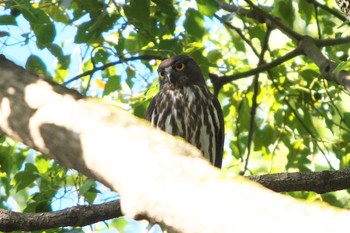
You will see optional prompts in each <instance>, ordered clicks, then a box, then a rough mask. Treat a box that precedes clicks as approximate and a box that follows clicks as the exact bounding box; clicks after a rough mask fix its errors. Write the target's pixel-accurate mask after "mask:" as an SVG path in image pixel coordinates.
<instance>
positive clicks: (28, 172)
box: [14, 163, 40, 192]
mask: <svg viewBox="0 0 350 233" xmlns="http://www.w3.org/2000/svg"><path fill="white" fill-rule="evenodd" d="M39 177H40V176H39V175H38V170H37V168H36V167H35V166H34V165H33V164H31V163H26V165H25V168H24V171H22V172H19V173H17V174H16V175H15V177H14V180H15V183H16V187H17V188H16V192H18V191H20V190H22V189H24V188H26V187H28V186H31V185H32V184H33V182H34V181H35V180H36V179H38V178H39Z"/></svg>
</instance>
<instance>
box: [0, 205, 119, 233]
mask: <svg viewBox="0 0 350 233" xmlns="http://www.w3.org/2000/svg"><path fill="white" fill-rule="evenodd" d="M120 216H122V213H121V209H120V203H119V200H118V201H111V202H107V203H103V204H99V205H84V206H75V207H71V208H67V209H63V210H59V211H53V212H44V213H18V212H13V211H8V210H3V209H0V230H1V231H4V232H10V231H19V230H20V231H37V230H44V229H50V228H57V227H66V226H86V225H90V224H93V223H96V222H100V221H104V220H108V219H112V218H117V217H120Z"/></svg>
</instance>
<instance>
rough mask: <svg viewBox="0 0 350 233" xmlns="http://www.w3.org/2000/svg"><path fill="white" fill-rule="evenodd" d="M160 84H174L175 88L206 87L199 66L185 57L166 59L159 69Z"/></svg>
mask: <svg viewBox="0 0 350 233" xmlns="http://www.w3.org/2000/svg"><path fill="white" fill-rule="evenodd" d="M158 75H159V83H160V86H161V87H162V86H163V85H165V84H167V83H168V84H173V85H174V86H175V87H182V86H191V85H205V80H204V77H203V74H202V71H201V70H200V68H199V66H198V64H197V63H196V62H195V61H194V60H193V59H192V58H191V57H188V56H185V55H177V56H174V57H171V58H168V59H165V60H164V61H162V63H160V65H159V67H158Z"/></svg>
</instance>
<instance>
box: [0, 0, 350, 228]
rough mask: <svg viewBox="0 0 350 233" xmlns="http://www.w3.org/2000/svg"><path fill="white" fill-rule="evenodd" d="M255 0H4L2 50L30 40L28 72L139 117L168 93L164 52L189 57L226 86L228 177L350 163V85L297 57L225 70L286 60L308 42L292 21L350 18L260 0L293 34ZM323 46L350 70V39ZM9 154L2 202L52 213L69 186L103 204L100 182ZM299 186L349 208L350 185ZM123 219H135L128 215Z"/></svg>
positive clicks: (319, 33)
mask: <svg viewBox="0 0 350 233" xmlns="http://www.w3.org/2000/svg"><path fill="white" fill-rule="evenodd" d="M234 2H235V1H234ZM247 2H248V3H249V1H245V2H244V1H242V2H240V3H241V5H240V6H241V7H242V9H241V10H238V11H237V12H236V13H232V12H227V11H225V10H224V9H222V8H221V6H219V4H218V3H217V2H216V1H214V0H209V1H207V0H206V1H204V0H197V1H194V0H193V1H185V0H180V1H177V2H176V3H174V2H173V1H169V0H130V1H128V2H126V3H125V2H123V1H121V2H119V1H112V0H111V1H102V0H90V1H84V0H77V1H48V0H41V1H29V0H10V1H8V2H6V3H2V6H1V11H2V13H1V16H0V36H1V40H0V43H1V50H2V53H4V54H5V55H11V54H12V57H13V56H14V55H13V54H14V53H13V52H14V51H23V50H25V49H26V48H27V51H26V53H28V51H30V54H28V56H24V57H23V56H20V57H19V58H18V59H19V60H20V62H22V63H23V64H25V66H26V68H27V69H28V70H31V71H33V72H35V73H38V74H40V75H43V76H46V77H52V79H53V80H54V81H56V82H59V83H64V84H65V85H67V86H68V87H70V88H74V89H77V90H79V91H80V92H81V93H83V94H84V95H87V96H98V97H101V98H105V99H106V100H108V101H111V102H114V103H116V104H118V105H119V106H121V107H123V108H125V109H128V110H129V111H131V112H133V113H134V114H135V115H137V116H139V117H143V116H144V113H145V110H146V108H147V106H148V104H149V101H150V98H151V97H152V96H153V95H154V93H155V92H156V91H157V80H156V79H155V77H156V76H157V75H156V73H155V70H156V67H157V65H158V64H159V62H160V59H161V58H165V57H169V56H172V55H174V54H179V53H186V54H189V55H191V56H192V57H193V58H194V59H195V60H196V61H197V62H198V63H199V64H200V67H201V69H202V71H203V72H204V74H205V75H206V77H208V85H210V86H211V87H212V90H213V91H214V90H216V91H218V97H219V99H220V101H221V104H222V108H223V112H224V115H225V126H226V143H225V159H224V164H225V168H224V169H225V171H226V172H227V173H228V174H238V173H240V172H241V173H244V174H247V173H251V174H253V175H258V174H266V173H276V172H285V171H319V170H328V169H344V168H347V167H349V163H350V146H349V142H348V138H349V135H350V115H349V110H350V109H349V108H350V107H349V106H348V105H347V101H349V94H348V92H347V91H345V90H344V88H343V87H341V86H339V85H337V84H335V83H332V82H329V81H327V80H325V79H324V78H323V77H322V76H321V75H320V71H319V68H318V67H317V66H316V65H315V63H314V61H313V60H312V59H310V58H308V57H306V56H301V55H299V56H294V57H292V58H291V59H287V60H286V61H281V62H279V63H278V64H277V65H275V66H272V67H271V68H270V69H268V70H265V71H263V72H258V71H257V72H255V73H252V74H250V75H247V76H244V77H243V76H242V77H239V78H236V79H233V80H229V79H225V77H226V78H227V77H231V76H232V75H235V74H240V73H244V72H247V71H249V70H252V69H253V68H256V67H258V66H259V65H262V64H268V63H271V62H273V61H276V60H277V61H278V59H279V58H281V57H283V56H285V55H286V54H287V53H288V52H290V51H292V50H293V49H295V48H296V47H297V46H298V43H297V42H298V41H295V39H294V38H292V36H291V35H290V34H289V33H288V30H289V31H292V32H296V33H299V34H301V35H308V36H311V37H313V38H315V39H337V38H341V37H345V36H346V34H347V31H348V26H347V25H343V26H342V27H339V26H340V25H342V23H343V21H345V20H344V19H343V18H341V17H340V16H339V11H338V9H337V8H336V6H335V2H333V1H330V0H328V1H324V3H318V2H317V1H304V0H299V1H292V0H283V1H282V0H274V1H267V2H264V3H263V5H262V6H260V9H262V10H264V12H267V13H269V14H271V15H273V16H276V17H279V18H280V19H279V20H278V21H280V22H282V23H284V25H286V27H287V28H288V30H287V31H286V30H281V29H280V28H279V27H276V25H275V24H274V22H269V23H264V22H262V21H261V20H259V17H256V18H254V15H256V14H249V12H250V13H251V11H250V9H251V8H250V7H249V5H248V3H247ZM291 9H293V10H291ZM334 12H338V14H335V13H334ZM252 15H253V16H252ZM264 45H267V47H264ZM33 51H35V52H33ZM44 51H45V53H44ZM77 51H78V52H77ZM323 52H324V54H325V55H326V56H327V57H328V58H330V59H332V60H333V61H335V62H336V63H337V64H339V67H338V70H341V69H348V64H349V62H348V54H349V48H348V44H346V43H338V44H332V45H331V46H327V47H325V48H324V49H323ZM19 53H20V52H19ZM262 53H263V54H264V56H261V54H262ZM51 60H53V61H54V62H53V63H49V62H48V61H51ZM209 76H210V77H211V81H212V82H210V80H209ZM216 76H218V77H219V78H217V79H215V77H216ZM233 77H234V76H233ZM220 78H222V79H221V80H220ZM218 80H219V81H218ZM225 80H226V81H225ZM218 83H219V84H220V85H219V84H218ZM251 119H253V120H251ZM101 136H103V135H101ZM0 152H1V156H0V179H1V184H2V185H1V186H0V199H1V202H0V206H1V207H2V208H10V209H11V208H12V209H13V208H14V206H13V204H11V205H10V204H9V203H10V201H11V202H15V203H16V205H18V209H19V210H22V211H26V212H39V211H47V210H51V209H52V203H53V202H55V201H57V199H59V198H62V196H60V195H61V194H62V193H63V195H64V196H68V197H69V196H70V195H71V193H72V192H77V193H78V194H77V196H78V197H81V198H82V199H81V200H83V201H86V202H88V203H94V202H95V200H96V197H97V195H98V193H99V191H98V188H97V185H96V183H95V182H93V181H91V180H89V179H87V178H85V177H83V176H81V175H79V174H77V173H75V172H72V171H69V170H66V169H64V168H62V167H60V166H59V165H58V164H56V163H55V162H52V161H49V160H47V159H45V158H44V157H43V156H41V155H40V154H37V153H36V152H33V151H32V150H29V149H28V148H26V147H25V146H23V145H20V144H18V143H17V142H14V141H12V140H11V139H9V138H2V141H1V146H0ZM62 190H64V191H63V192H62ZM291 195H292V196H295V197H299V198H303V199H308V200H316V199H319V200H322V199H323V200H324V201H326V202H329V203H331V204H333V205H336V206H341V207H348V205H349V203H348V198H347V197H348V193H347V192H341V193H338V194H337V193H329V194H327V195H316V194H312V193H304V192H303V193H300V192H295V193H291ZM77 203H79V200H77ZM15 209H16V208H15ZM117 222H119V223H120V224H119V225H118V224H117ZM113 224H114V225H113ZM112 225H113V226H116V227H121V228H123V227H125V226H127V224H126V222H125V221H124V220H116V221H115V222H114V223H112Z"/></svg>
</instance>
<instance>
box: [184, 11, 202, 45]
mask: <svg viewBox="0 0 350 233" xmlns="http://www.w3.org/2000/svg"><path fill="white" fill-rule="evenodd" d="M184 27H185V30H186V34H188V35H190V36H192V37H193V38H195V39H197V40H199V39H201V38H202V37H203V35H204V33H205V29H204V21H203V16H202V15H201V14H200V13H199V12H198V11H196V10H194V9H192V8H190V9H188V10H187V11H186V19H185V22H184Z"/></svg>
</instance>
